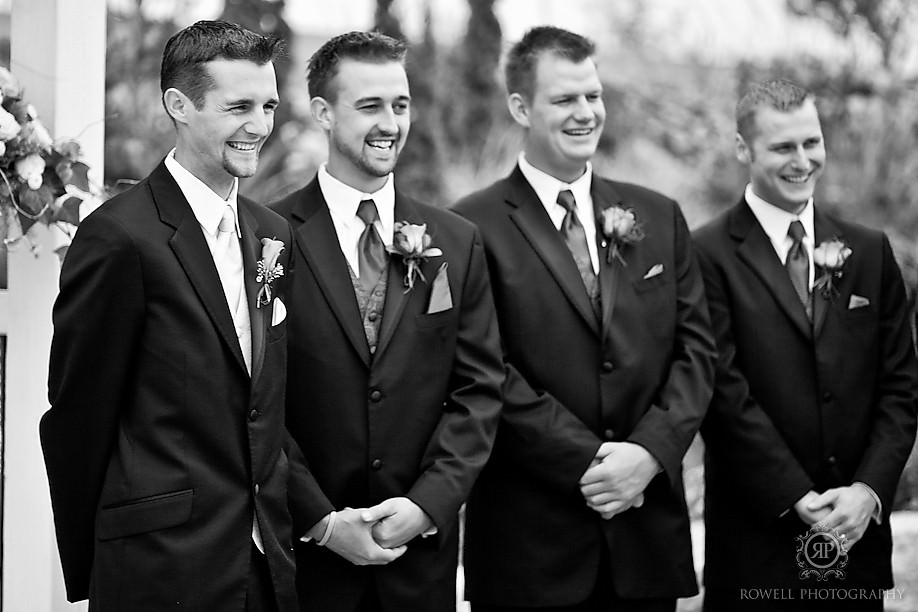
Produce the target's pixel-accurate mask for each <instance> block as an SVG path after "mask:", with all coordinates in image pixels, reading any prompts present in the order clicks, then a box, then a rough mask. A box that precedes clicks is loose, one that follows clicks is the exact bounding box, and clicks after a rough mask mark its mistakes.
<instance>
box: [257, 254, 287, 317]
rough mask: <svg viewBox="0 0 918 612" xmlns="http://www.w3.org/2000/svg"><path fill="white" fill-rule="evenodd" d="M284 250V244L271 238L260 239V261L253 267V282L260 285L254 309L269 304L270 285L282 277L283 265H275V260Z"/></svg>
mask: <svg viewBox="0 0 918 612" xmlns="http://www.w3.org/2000/svg"><path fill="white" fill-rule="evenodd" d="M283 250H284V243H283V241H281V240H274V239H273V238H262V239H261V259H259V260H258V263H257V264H256V265H255V282H256V283H261V289H259V290H258V298H257V299H256V300H255V307H256V308H261V307H262V306H267V305H268V304H270V303H271V297H272V295H271V294H272V291H273V290H272V288H271V283H273V282H274V281H275V280H277V279H278V278H280V277H281V276H283V275H284V266H283V264H279V263H277V258H278V257H280V254H281V253H282V252H283Z"/></svg>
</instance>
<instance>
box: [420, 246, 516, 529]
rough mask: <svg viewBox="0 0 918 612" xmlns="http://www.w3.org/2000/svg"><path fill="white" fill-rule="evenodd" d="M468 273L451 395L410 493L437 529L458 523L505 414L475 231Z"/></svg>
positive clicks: (490, 306)
mask: <svg viewBox="0 0 918 612" xmlns="http://www.w3.org/2000/svg"><path fill="white" fill-rule="evenodd" d="M467 269H468V272H467V275H466V279H465V282H464V284H463V287H462V298H461V301H460V308H461V310H460V312H459V323H458V330H457V337H456V352H455V356H454V361H453V368H452V375H451V380H450V392H449V395H448V397H447V398H446V401H445V405H444V408H443V415H442V417H441V418H440V422H439V423H438V425H437V428H436V430H435V432H434V434H433V436H432V437H431V440H430V444H429V445H428V447H427V449H426V451H425V456H424V459H423V464H422V465H423V466H424V471H423V472H422V474H421V476H420V477H419V478H418V480H417V481H416V482H415V483H414V485H413V486H412V487H411V490H410V491H409V493H408V497H409V499H411V500H412V501H413V502H415V503H416V504H417V505H418V506H420V507H421V508H422V509H423V510H424V511H425V512H426V513H427V514H428V515H429V516H430V517H431V519H433V521H434V523H435V524H436V525H437V526H438V527H443V526H444V525H446V524H448V523H449V522H450V521H452V520H454V518H455V516H456V514H457V512H458V511H459V507H460V506H461V505H462V504H463V503H464V502H465V500H466V498H467V497H468V494H469V492H470V491H471V488H472V485H473V484H474V482H475V479H476V478H477V476H478V474H479V473H480V472H481V469H482V468H483V467H484V465H485V463H486V462H487V461H488V458H489V457H490V454H491V448H492V446H493V443H494V436H495V432H496V430H497V422H498V419H499V417H500V410H501V383H502V381H503V378H504V371H503V366H502V363H501V354H500V340H499V336H498V331H497V314H496V312H495V309H494V300H493V297H492V295H491V286H490V282H489V279H488V270H487V264H486V262H485V256H484V248H483V246H482V244H481V240H480V237H479V235H478V233H477V230H476V232H475V234H474V238H473V239H472V240H471V248H470V252H469V257H468V264H467ZM441 531H442V530H441Z"/></svg>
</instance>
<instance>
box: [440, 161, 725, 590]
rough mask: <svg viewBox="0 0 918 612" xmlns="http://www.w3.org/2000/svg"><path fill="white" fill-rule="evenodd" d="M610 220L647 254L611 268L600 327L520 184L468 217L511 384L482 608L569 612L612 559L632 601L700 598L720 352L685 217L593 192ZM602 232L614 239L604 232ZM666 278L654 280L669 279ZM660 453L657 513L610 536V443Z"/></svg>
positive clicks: (487, 501) (492, 467)
mask: <svg viewBox="0 0 918 612" xmlns="http://www.w3.org/2000/svg"><path fill="white" fill-rule="evenodd" d="M592 197H593V202H594V206H595V208H596V211H597V216H598V215H599V214H600V211H601V210H602V209H604V208H606V207H609V206H612V205H621V206H624V207H626V208H632V209H633V210H634V212H635V214H636V216H637V219H638V220H639V222H640V223H641V224H642V227H643V228H644V232H645V233H646V236H645V238H644V239H643V240H642V241H640V242H638V243H636V244H633V245H630V246H627V247H625V248H624V250H623V251H622V256H623V258H624V260H625V264H626V265H623V264H622V263H621V262H619V261H618V260H615V259H613V260H612V261H611V263H610V262H609V261H608V260H607V259H606V251H607V248H608V246H606V247H603V245H602V236H601V235H600V236H597V237H596V239H597V241H598V242H600V245H599V246H600V254H601V259H602V264H601V269H600V273H599V277H600V290H601V300H602V320H601V321H600V320H597V318H596V316H595V315H594V314H593V311H592V309H591V307H590V302H589V299H588V297H587V294H586V291H585V289H584V286H583V282H582V281H581V278H580V275H579V272H578V270H577V267H576V265H575V263H574V260H573V257H572V256H571V254H570V252H569V250H568V249H567V246H566V245H565V243H564V241H563V239H562V237H561V235H560V233H559V232H558V231H557V230H556V229H555V227H554V226H553V225H552V223H551V220H550V218H549V217H548V214H547V213H546V212H545V209H544V207H543V206H542V204H541V203H540V202H539V200H538V198H537V196H536V194H535V192H534V191H533V190H532V188H531V187H530V185H529V183H528V182H527V181H526V180H525V178H524V177H523V175H522V173H521V172H520V170H519V168H517V169H515V170H514V172H513V173H512V174H511V175H510V176H509V177H508V178H506V179H504V180H501V181H498V182H497V183H495V184H494V185H492V186H490V187H488V188H487V189H485V190H483V191H480V192H478V193H475V194H473V195H471V196H469V197H467V198H465V199H464V200H462V201H460V202H459V203H458V204H456V206H455V210H456V212H458V213H460V214H462V215H464V216H466V217H467V218H469V219H470V220H472V221H473V222H475V223H476V224H477V225H478V227H479V228H480V230H481V233H482V236H483V237H484V242H485V250H486V252H487V255H488V266H489V269H490V272H491V279H492V285H493V287H494V296H495V302H496V304H497V312H498V319H499V323H500V331H501V337H502V339H503V346H504V359H505V362H506V365H507V370H508V377H507V381H506V384H505V385H504V394H505V405H504V412H503V417H502V421H501V426H500V429H499V434H498V439H497V442H496V443H495V449H494V453H493V456H492V460H491V462H490V463H489V464H488V466H487V468H486V469H485V471H484V473H483V474H482V476H481V478H480V480H479V483H478V485H477V486H476V488H475V491H474V493H473V496H472V499H471V500H470V502H469V506H468V510H467V517H468V520H467V535H466V550H465V552H466V557H465V570H466V584H467V591H466V595H467V597H468V598H469V599H470V600H471V601H473V602H475V601H478V602H483V603H484V602H487V603H493V604H500V605H514V606H539V605H543V606H544V605H552V606H559V605H569V604H572V603H575V602H578V601H581V600H583V599H584V598H585V597H586V596H587V595H588V594H589V592H590V591H591V589H592V588H593V586H594V584H595V582H596V580H597V571H598V567H599V561H600V549H601V548H602V547H606V548H607V549H608V550H609V551H610V553H611V576H610V577H600V578H599V579H611V580H612V581H613V585H614V588H615V590H616V592H617V593H618V594H619V595H621V596H622V597H629V598H640V597H677V596H683V595H691V594H693V593H695V592H696V589H697V586H696V583H695V574H694V570H693V566H692V554H691V540H690V537H689V520H688V514H687V512H686V505H685V497H684V492H683V485H682V464H681V461H682V457H683V455H684V453H685V451H686V449H687V448H688V446H689V444H690V443H691V440H692V438H693V436H694V435H695V432H696V430H697V428H698V425H699V424H700V422H701V418H702V415H703V414H704V409H705V407H706V406H707V404H708V400H709V399H710V393H711V384H712V380H713V364H714V340H713V338H712V336H711V333H710V330H709V323H708V316H707V311H706V308H705V300H704V291H703V283H702V280H701V275H700V273H699V271H698V267H697V264H696V263H695V260H694V257H693V255H692V252H691V245H690V241H689V233H688V229H687V228H686V225H685V221H684V219H683V217H682V214H681V212H680V210H679V208H678V206H677V205H676V203H675V202H673V201H672V200H669V199H667V198H665V197H663V196H661V195H660V194H657V193H655V192H652V191H649V190H647V189H643V188H641V187H637V186H635V185H629V184H625V183H615V182H612V181H608V180H605V179H602V178H600V177H598V176H594V177H593V187H592ZM597 227H601V225H600V224H597ZM659 266H662V273H660V274H657V275H655V276H654V275H651V276H650V277H648V278H645V275H647V273H648V272H650V271H651V270H652V269H653V268H655V267H656V268H657V269H659ZM606 440H609V441H630V442H634V443H637V444H640V445H641V446H644V447H645V448H647V449H648V450H649V451H650V452H651V453H652V454H653V455H654V457H656V458H657V459H658V460H659V461H660V463H661V464H662V466H663V469H664V472H665V473H664V474H660V475H658V476H657V477H656V478H654V479H653V481H651V483H650V484H649V486H648V487H647V489H646V491H645V503H644V505H643V507H641V508H636V509H631V510H628V511H626V512H624V513H622V514H620V515H618V516H616V517H614V518H613V519H612V520H609V521H603V520H602V519H601V518H600V516H599V515H598V514H597V513H596V512H594V511H593V510H590V509H589V508H588V507H587V506H586V502H585V501H584V498H583V496H582V495H581V493H580V490H579V486H578V480H579V479H580V477H581V476H582V475H583V473H584V471H585V470H586V469H587V468H588V467H589V465H590V461H591V460H592V458H593V457H594V456H595V453H596V451H597V449H598V448H599V446H600V444H601V443H602V442H603V441H606Z"/></svg>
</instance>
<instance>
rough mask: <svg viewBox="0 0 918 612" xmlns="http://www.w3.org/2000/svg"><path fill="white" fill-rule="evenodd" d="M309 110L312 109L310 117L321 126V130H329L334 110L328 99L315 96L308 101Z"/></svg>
mask: <svg viewBox="0 0 918 612" xmlns="http://www.w3.org/2000/svg"><path fill="white" fill-rule="evenodd" d="M309 110H310V111H312V118H313V119H315V120H316V123H318V124H319V126H321V127H322V129H323V130H326V131H331V128H332V120H333V119H334V114H335V112H334V110H332V105H331V104H330V103H329V101H328V100H326V99H325V98H323V97H321V96H316V97H315V98H313V99H312V100H310V101H309Z"/></svg>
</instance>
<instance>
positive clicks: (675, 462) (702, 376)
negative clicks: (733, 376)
mask: <svg viewBox="0 0 918 612" xmlns="http://www.w3.org/2000/svg"><path fill="white" fill-rule="evenodd" d="M673 209H674V215H675V218H674V224H675V227H674V232H673V236H674V239H673V240H674V246H673V249H674V257H673V259H674V262H675V265H676V327H675V336H674V338H673V347H674V349H673V358H672V360H671V363H670V367H669V375H668V376H667V378H666V380H665V381H664V383H663V385H662V386H661V388H660V391H659V404H656V405H652V406H651V407H650V409H649V410H648V411H647V412H646V413H645V414H644V416H643V417H641V420H640V421H638V423H637V424H636V426H635V428H634V430H633V431H632V432H631V435H630V436H628V441H629V442H634V443H636V444H640V445H641V446H643V447H644V448H646V449H647V450H648V451H649V452H650V453H651V454H652V455H653V456H654V457H656V459H657V460H658V461H659V462H660V465H661V466H662V467H663V470H664V471H665V472H666V475H667V477H668V478H669V480H670V482H672V483H677V482H679V481H680V479H681V477H682V458H683V457H684V456H685V453H686V451H687V450H688V447H689V445H690V444H691V443H692V439H693V438H694V437H695V433H696V432H697V431H698V428H699V426H700V425H701V421H702V419H703V417H704V414H705V411H706V410H707V407H708V403H709V402H710V399H711V393H712V389H713V384H714V363H715V359H716V348H715V342H714V337H713V335H712V333H711V327H710V320H709V318H708V310H707V302H706V300H705V293H704V280H703V278H702V275H701V271H700V270H699V267H698V263H697V261H696V259H695V255H694V253H693V251H692V245H691V240H690V238H689V232H688V226H687V225H686V223H685V219H684V218H683V216H682V213H681V211H680V210H679V207H678V205H676V204H675V203H673Z"/></svg>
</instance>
